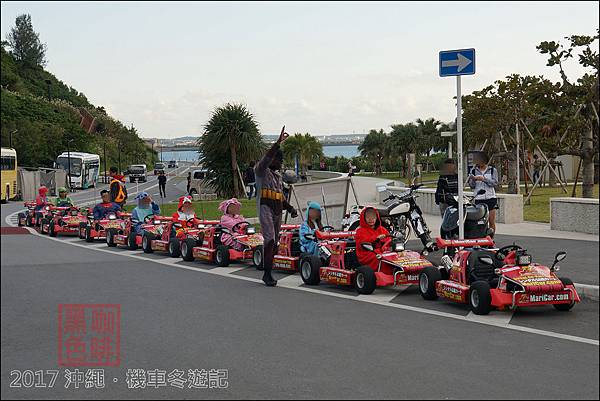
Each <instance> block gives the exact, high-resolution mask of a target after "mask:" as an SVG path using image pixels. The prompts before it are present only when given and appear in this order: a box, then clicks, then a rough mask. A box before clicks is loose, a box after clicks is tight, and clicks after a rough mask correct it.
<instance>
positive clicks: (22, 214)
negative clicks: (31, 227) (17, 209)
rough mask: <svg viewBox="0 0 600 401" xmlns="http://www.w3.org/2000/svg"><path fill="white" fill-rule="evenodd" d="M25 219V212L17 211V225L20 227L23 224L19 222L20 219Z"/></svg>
mask: <svg viewBox="0 0 600 401" xmlns="http://www.w3.org/2000/svg"><path fill="white" fill-rule="evenodd" d="M22 219H25V213H19V214H18V216H17V226H19V227H22V226H23V224H22V223H21V220H22Z"/></svg>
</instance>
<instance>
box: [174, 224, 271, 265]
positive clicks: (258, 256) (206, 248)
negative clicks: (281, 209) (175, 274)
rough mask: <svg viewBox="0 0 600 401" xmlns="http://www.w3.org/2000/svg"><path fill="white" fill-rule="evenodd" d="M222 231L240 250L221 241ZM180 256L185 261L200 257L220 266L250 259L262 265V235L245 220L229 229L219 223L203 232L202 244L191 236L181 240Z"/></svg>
mask: <svg viewBox="0 0 600 401" xmlns="http://www.w3.org/2000/svg"><path fill="white" fill-rule="evenodd" d="M223 233H227V234H230V235H231V236H232V238H233V240H234V241H235V242H236V243H237V244H239V245H240V248H242V250H237V249H234V248H233V247H231V246H227V245H224V244H223V243H222V242H221V234H223ZM181 257H182V258H183V260H186V261H192V260H194V259H200V260H203V261H206V262H211V263H215V264H217V265H218V266H222V267H225V266H229V263H230V262H231V261H247V260H251V261H252V264H253V265H254V266H255V267H258V266H261V265H262V258H263V236H262V234H258V233H257V232H256V231H255V229H254V227H252V225H251V224H250V223H249V222H247V221H242V222H239V223H237V224H236V225H234V226H233V227H231V230H228V229H226V228H224V227H222V226H219V225H216V226H210V227H207V228H206V231H205V232H204V240H203V242H202V244H198V242H197V241H196V240H194V239H193V238H187V239H185V240H184V241H182V242H181Z"/></svg>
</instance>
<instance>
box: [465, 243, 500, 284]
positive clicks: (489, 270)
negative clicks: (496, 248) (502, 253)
mask: <svg viewBox="0 0 600 401" xmlns="http://www.w3.org/2000/svg"><path fill="white" fill-rule="evenodd" d="M484 256H487V257H490V258H491V259H492V261H493V262H494V263H493V264H492V265H488V264H486V263H483V262H481V261H480V260H479V258H480V257H484ZM503 265H504V264H503V263H502V262H501V261H499V260H498V259H496V257H495V254H494V252H492V251H490V250H487V249H474V250H472V251H471V254H470V255H469V258H468V259H467V274H468V277H469V283H473V282H474V281H477V280H483V281H487V282H488V283H490V285H491V286H492V287H494V284H497V282H498V276H497V275H496V273H495V270H496V269H497V268H501V267H502V266H503Z"/></svg>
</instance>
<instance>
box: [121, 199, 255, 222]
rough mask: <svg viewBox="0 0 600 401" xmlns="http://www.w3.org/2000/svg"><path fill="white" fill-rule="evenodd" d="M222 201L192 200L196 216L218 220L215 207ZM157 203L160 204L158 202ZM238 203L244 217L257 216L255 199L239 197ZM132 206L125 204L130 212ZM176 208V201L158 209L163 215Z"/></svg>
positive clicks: (218, 216)
mask: <svg viewBox="0 0 600 401" xmlns="http://www.w3.org/2000/svg"><path fill="white" fill-rule="evenodd" d="M222 201H223V200H222V199H221V200H216V201H194V210H195V211H196V216H198V218H202V216H204V218H205V219H207V220H219V219H220V218H221V215H222V213H221V211H220V210H219V209H217V208H218V207H219V203H221V202H222ZM158 203H159V204H160V202H158ZM240 203H241V204H242V210H241V213H242V215H243V216H244V217H246V218H251V217H257V214H256V199H252V200H247V199H241V200H240ZM134 207H135V206H134V205H126V206H125V210H126V211H129V212H130V211H132V210H133V208H134ZM176 210H177V203H165V204H164V205H163V206H162V207H161V209H160V214H161V215H163V216H171V215H172V214H173V213H175V211H176ZM203 212H204V215H203Z"/></svg>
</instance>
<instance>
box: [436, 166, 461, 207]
mask: <svg viewBox="0 0 600 401" xmlns="http://www.w3.org/2000/svg"><path fill="white" fill-rule="evenodd" d="M456 195H458V174H457V173H456V161H454V159H446V160H445V161H444V164H443V165H442V168H441V170H440V178H439V179H438V182H437V188H436V190H435V203H436V205H439V206H440V213H441V214H442V217H443V216H444V212H445V211H446V209H447V208H448V201H447V199H448V198H447V197H449V196H456Z"/></svg>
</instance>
